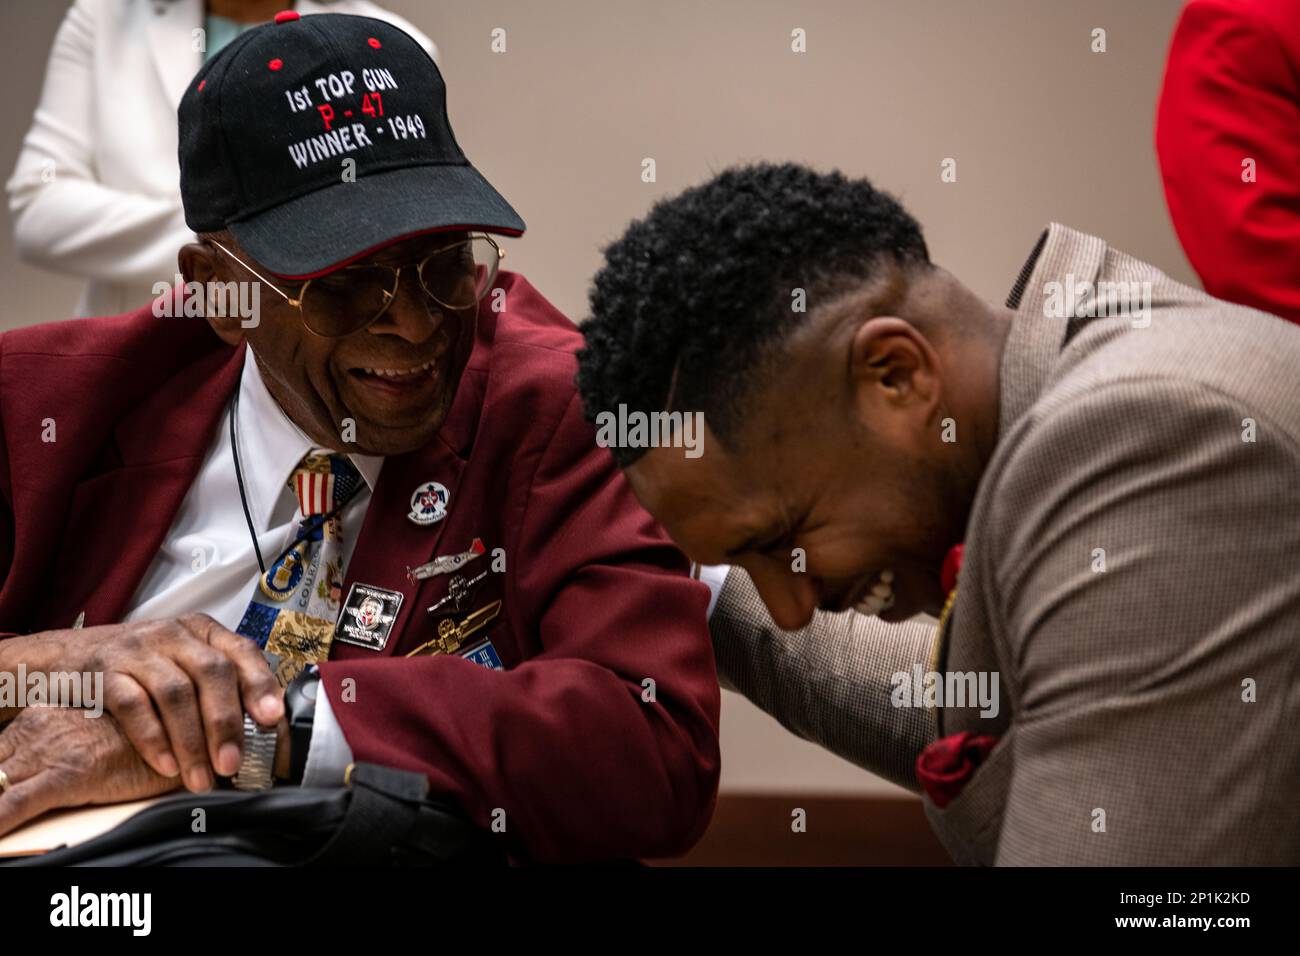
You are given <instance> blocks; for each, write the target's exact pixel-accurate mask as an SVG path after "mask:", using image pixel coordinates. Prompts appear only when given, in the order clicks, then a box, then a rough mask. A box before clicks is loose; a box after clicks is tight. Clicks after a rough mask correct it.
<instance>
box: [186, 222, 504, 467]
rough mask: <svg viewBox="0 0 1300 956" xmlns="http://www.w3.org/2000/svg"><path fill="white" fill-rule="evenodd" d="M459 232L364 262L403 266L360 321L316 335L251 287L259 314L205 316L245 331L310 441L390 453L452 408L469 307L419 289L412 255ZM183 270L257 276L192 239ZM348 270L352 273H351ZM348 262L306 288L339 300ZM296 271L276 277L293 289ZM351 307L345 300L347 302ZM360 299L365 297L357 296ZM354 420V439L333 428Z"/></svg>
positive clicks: (434, 427)
mask: <svg viewBox="0 0 1300 956" xmlns="http://www.w3.org/2000/svg"><path fill="white" fill-rule="evenodd" d="M464 238H465V234H464V233H437V234H433V235H428V236H420V237H415V238H412V239H408V240H404V241H402V242H399V243H395V244H394V245H391V246H389V247H387V248H385V249H383V250H381V251H379V252H377V253H375V254H373V255H371V256H367V257H366V258H365V259H364V260H362V263H363V264H385V265H392V266H402V267H403V268H402V272H401V281H400V283H399V285H398V290H397V294H396V297H395V298H394V299H393V301H392V302H391V303H390V305H389V307H388V309H387V311H386V312H385V313H384V314H383V316H382V317H381V318H380V319H379V320H378V321H376V322H375V323H374V324H372V325H370V326H369V327H367V328H365V329H362V330H361V331H359V332H354V333H352V334H350V335H346V336H343V337H341V338H322V337H321V336H318V335H316V334H314V333H312V332H311V331H309V330H308V329H307V328H306V327H305V326H304V324H303V322H302V318H301V315H300V313H299V311H298V310H297V309H296V308H294V307H293V306H291V305H290V304H289V303H288V302H286V301H285V299H284V298H283V297H281V296H279V295H277V294H276V293H275V292H274V291H272V290H271V289H267V288H263V289H261V290H260V296H259V307H260V316H259V323H258V325H257V326H256V327H255V328H250V329H242V328H241V327H240V325H239V320H238V319H219V318H211V319H210V320H209V321H210V322H211V323H212V326H213V328H214V329H215V330H216V331H217V333H218V334H219V335H221V337H222V338H223V339H225V340H226V341H228V342H230V343H231V344H236V343H237V342H238V341H239V339H240V338H247V340H248V343H249V345H250V346H251V347H252V349H253V353H254V355H255V356H256V358H257V361H258V366H259V369H260V370H261V372H262V375H263V378H264V379H265V380H266V386H267V389H268V390H269V391H270V392H271V394H272V395H273V396H274V397H275V399H276V400H277V401H278V402H279V403H280V405H281V407H282V408H283V409H284V410H285V413H286V414H287V415H288V416H289V417H290V418H291V419H292V420H293V421H294V422H295V423H296V424H297V425H298V427H300V428H301V429H302V430H303V431H304V432H306V433H307V435H308V436H309V437H311V439H312V440H313V441H316V442H318V443H319V444H321V445H323V446H325V447H329V448H335V449H338V450H348V451H353V450H355V451H358V452H361V453H363V454H371V455H395V454H402V453H404V452H409V451H413V450H415V449H417V448H420V447H422V446H424V445H425V444H427V443H428V442H429V441H431V440H432V439H433V437H434V436H435V435H436V434H437V432H438V429H439V428H441V427H442V424H443V422H444V421H445V420H446V418H447V414H448V413H449V412H450V410H451V404H452V400H453V399H454V398H455V395H456V388H457V386H458V385H459V384H460V378H461V375H462V374H463V372H464V370H465V366H466V364H467V363H468V361H469V356H470V352H471V351H472V350H473V347H474V332H475V325H476V318H477V314H478V310H477V307H476V306H475V307H470V308H466V309H458V310H453V309H447V308H444V307H442V306H440V305H439V304H438V303H436V302H434V301H433V300H432V299H430V298H429V296H428V295H426V294H425V292H424V290H423V288H422V287H421V285H420V281H419V277H418V276H417V274H416V270H415V265H416V263H418V262H419V261H420V260H421V259H423V258H424V257H425V256H427V255H428V254H429V253H430V252H431V251H433V250H435V249H439V248H442V247H445V246H447V245H448V244H450V243H453V242H455V241H457V240H459V239H464ZM219 241H220V242H221V244H222V245H224V246H226V248H228V249H230V250H231V252H233V253H234V254H235V255H236V256H238V257H239V258H240V259H242V260H243V261H244V262H246V263H248V264H249V265H250V266H251V267H252V268H254V269H256V270H257V271H259V272H261V273H262V274H263V275H269V273H268V272H267V271H266V270H264V269H263V268H262V267H261V266H260V264H258V263H257V262H255V261H253V260H252V259H251V258H250V257H248V256H247V255H246V254H245V253H244V252H243V250H241V249H240V248H239V246H238V245H237V244H235V243H234V241H233V239H230V238H229V237H228V236H222V237H221V238H220V239H219ZM181 265H182V271H183V272H185V275H186V278H187V279H196V280H198V281H200V282H205V281H208V280H213V281H221V282H228V281H232V280H233V281H238V282H249V281H256V280H255V278H254V277H253V276H252V275H250V274H249V273H248V272H247V271H246V270H245V269H244V268H243V267H242V266H240V265H239V264H238V263H237V262H234V261H232V260H231V259H230V257H228V256H226V255H225V254H224V253H222V252H221V251H220V250H219V249H216V248H215V247H213V246H211V245H208V244H200V245H195V246H187V247H185V249H184V250H182V253H181ZM352 275H355V273H352ZM350 280H351V276H350V275H349V270H347V269H342V270H338V271H336V272H334V273H330V274H328V275H326V276H322V277H320V278H317V279H314V280H312V284H313V294H315V293H326V294H328V295H330V296H332V297H338V298H339V299H340V300H342V301H344V302H348V300H349V297H350V296H351V295H352V293H353V291H354V287H352V286H350ZM301 284H302V283H301V281H297V282H295V281H292V280H285V281H283V282H278V286H279V288H281V289H282V290H284V291H285V292H287V293H288V294H289V295H291V296H296V295H297V292H298V289H299V288H300V287H301ZM348 307H350V306H348ZM357 307H358V308H362V309H363V310H364V309H365V306H362V305H358V306H357ZM349 421H350V422H353V423H355V442H354V443H353V444H350V445H344V444H343V443H342V440H341V438H340V436H341V435H342V434H344V432H345V429H346V427H347V423H348V422H349Z"/></svg>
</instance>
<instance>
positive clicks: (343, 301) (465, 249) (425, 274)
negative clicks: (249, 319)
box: [206, 233, 506, 339]
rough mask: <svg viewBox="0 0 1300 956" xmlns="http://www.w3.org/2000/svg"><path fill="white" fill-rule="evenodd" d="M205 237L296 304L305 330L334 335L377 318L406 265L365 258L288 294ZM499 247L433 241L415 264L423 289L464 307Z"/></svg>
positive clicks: (475, 240) (485, 283)
mask: <svg viewBox="0 0 1300 956" xmlns="http://www.w3.org/2000/svg"><path fill="white" fill-rule="evenodd" d="M206 241H207V242H209V243H211V244H212V245H214V246H216V247H217V248H218V249H220V250H221V251H222V252H224V253H225V254H226V255H228V256H229V257H230V258H231V259H234V260H235V261H236V262H238V263H239V264H240V265H241V266H243V267H244V268H245V269H247V270H248V271H249V272H251V273H252V274H253V275H255V276H257V278H258V279H260V280H261V281H262V282H264V283H265V284H266V285H268V286H270V287H271V288H272V289H273V290H274V291H275V292H276V294H277V295H279V296H280V297H281V298H282V299H284V301H286V302H288V303H289V305H291V306H293V307H294V308H295V309H297V310H298V314H299V315H300V316H301V317H302V324H303V325H304V326H305V327H306V329H307V331H308V332H311V333H312V334H313V335H318V336H320V337H321V338H327V339H337V338H343V337H344V336H347V335H352V334H353V333H354V332H360V331H361V330H363V329H367V328H369V327H370V326H371V325H374V324H375V323H376V322H378V321H379V319H380V317H382V316H383V314H384V313H385V312H387V311H388V307H389V306H390V305H392V303H393V300H394V299H395V298H397V288H398V284H399V283H400V282H401V280H402V270H403V269H405V268H407V267H408V266H406V265H400V266H390V265H386V264H383V263H375V262H365V263H358V264H356V265H350V266H344V267H343V268H341V269H335V270H334V271H333V272H328V273H326V274H325V275H321V276H315V277H313V278H311V279H307V280H306V281H304V282H303V283H302V285H300V286H299V287H298V292H297V294H296V295H289V293H287V292H285V291H284V290H283V289H281V288H280V287H279V286H278V285H277V284H276V283H275V282H274V281H272V280H270V279H268V278H267V277H266V276H264V275H262V274H261V273H260V272H258V271H257V270H256V269H254V268H253V267H252V266H250V265H249V264H248V263H247V262H245V261H244V260H243V259H241V258H239V256H237V255H235V254H234V253H233V252H231V251H230V250H229V249H227V248H226V247H225V246H224V245H223V244H221V243H220V242H218V241H217V240H215V239H208V240H206ZM505 256H506V253H505V250H504V249H502V248H501V247H500V246H498V245H497V243H496V241H495V240H494V239H493V238H492V237H491V236H488V235H484V234H482V233H478V234H474V235H471V236H469V237H468V238H466V239H461V240H458V241H456V242H452V243H448V244H447V245H445V246H439V247H438V248H437V249H434V250H433V251H432V252H430V253H429V254H428V255H426V256H425V257H424V258H423V259H421V260H420V261H419V262H417V263H416V264H415V271H416V275H417V276H418V278H419V280H420V287H421V288H422V289H423V290H424V293H425V295H427V296H428V297H429V298H430V299H432V300H433V301H434V302H436V303H437V304H438V305H440V306H442V307H443V308H444V309H452V310H457V309H467V308H469V307H471V306H473V305H477V304H478V302H479V301H480V300H481V299H482V298H483V296H484V295H486V294H487V291H488V289H490V288H491V287H492V282H493V280H495V279H496V275H497V272H498V270H499V269H500V268H501V260H502V259H504V258H505Z"/></svg>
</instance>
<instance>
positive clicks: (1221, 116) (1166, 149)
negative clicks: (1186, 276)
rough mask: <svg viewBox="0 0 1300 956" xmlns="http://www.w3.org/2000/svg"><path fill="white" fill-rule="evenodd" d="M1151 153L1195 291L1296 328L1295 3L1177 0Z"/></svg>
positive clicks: (1299, 209) (1299, 32) (1298, 128)
mask: <svg viewBox="0 0 1300 956" xmlns="http://www.w3.org/2000/svg"><path fill="white" fill-rule="evenodd" d="M1156 151H1157V153H1158V154H1159V156H1160V169H1161V172H1162V173H1163V175H1164V181H1165V197H1166V199H1167V200H1168V202H1169V214H1170V216H1171V218H1172V219H1173V222H1174V228H1175V229H1176V230H1177V231H1178V238H1179V239H1180V240H1181V241H1182V244H1183V249H1184V250H1185V251H1186V253H1187V258H1188V259H1189V260H1190V261H1191V263H1192V267H1193V268H1195V269H1196V271H1197V273H1198V274H1199V275H1200V277H1201V282H1202V283H1204V285H1205V291H1207V292H1209V293H1210V294H1211V295H1214V296H1218V297H1219V298H1222V299H1227V300H1228V301H1230V302H1240V303H1242V304H1243V305H1249V306H1253V307H1254V308H1256V309H1262V310H1264V311H1265V312H1272V313H1273V314H1274V315H1280V316H1282V317H1284V318H1287V319H1290V320H1291V321H1293V322H1300V0H1192V2H1190V3H1188V4H1187V7H1186V8H1185V9H1184V10H1183V14H1182V19H1180V20H1179V22H1178V28H1177V30H1176V31H1175V32H1174V39H1173V45H1172V46H1171V47H1170V50H1169V64H1168V66H1167V68H1166V71H1165V83H1164V90H1163V92H1162V93H1161V95H1160V106H1159V109H1158V112H1157V117H1156ZM1246 159H1253V160H1254V161H1255V163H1254V175H1255V182H1243V181H1242V162H1243V160H1246Z"/></svg>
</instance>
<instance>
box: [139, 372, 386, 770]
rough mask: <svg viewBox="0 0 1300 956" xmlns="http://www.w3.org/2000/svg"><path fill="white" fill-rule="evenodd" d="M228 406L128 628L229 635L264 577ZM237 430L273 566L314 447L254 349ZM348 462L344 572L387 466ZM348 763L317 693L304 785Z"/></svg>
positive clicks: (356, 458) (263, 546)
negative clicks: (184, 619) (352, 477)
mask: <svg viewBox="0 0 1300 956" xmlns="http://www.w3.org/2000/svg"><path fill="white" fill-rule="evenodd" d="M232 407H233V405H232V406H231V407H228V408H227V409H226V412H225V414H224V415H222V416H221V423H220V426H219V427H218V429H217V434H216V435H214V436H213V440H212V444H211V446H210V447H209V448H208V453H207V456H206V457H205V458H204V459H203V465H202V467H200V469H199V474H198V477H197V478H196V479H195V481H194V484H193V485H191V486H190V490H189V492H188V493H186V495H185V499H184V501H183V502H182V503H181V507H180V510H179V511H178V512H177V514H176V518H175V520H174V521H173V522H172V526H171V530H170V531H168V532H167V537H166V538H165V539H164V541H163V544H162V547H161V548H160V549H159V550H158V555H157V557H155V558H154V560H153V563H152V564H151V565H150V567H149V570H148V571H147V572H146V573H145V576H144V578H143V580H142V581H141V582H140V586H139V588H137V589H136V593H135V597H134V598H133V599H132V600H131V603H130V605H129V610H128V611H127V613H126V615H125V617H124V620H127V621H141V620H153V619H158V618H171V617H179V616H181V615H182V614H188V613H192V612H195V611H200V612H202V613H204V614H208V615H210V616H211V617H212V618H213V619H214V620H216V621H217V622H218V623H219V624H221V625H222V626H224V627H227V628H229V629H230V630H232V631H233V630H234V629H235V627H236V626H238V624H239V621H240V619H241V618H242V617H243V616H244V611H245V609H247V607H248V602H249V599H250V598H251V597H252V594H253V589H254V588H255V587H256V586H257V579H258V576H259V575H260V574H261V571H260V570H259V568H258V563H257V555H256V554H255V553H254V551H253V541H252V536H251V535H250V534H249V529H248V521H247V519H246V518H245V516H244V509H243V505H242V504H241V501H240V495H239V484H238V482H237V480H236V478H235V461H234V456H233V455H232V454H231V447H230V414H231V408H232ZM235 427H236V431H237V436H236V437H237V438H238V440H239V464H240V471H241V472H242V473H243V476H244V491H245V493H246V495H247V498H248V511H249V515H250V516H251V517H252V521H253V527H254V528H255V529H256V530H257V546H258V548H259V549H260V550H261V553H262V559H263V560H264V561H267V562H270V561H272V560H274V558H275V557H276V555H278V554H279V553H280V551H281V550H282V549H283V548H284V546H285V544H286V543H288V540H289V536H290V532H291V529H293V527H294V526H295V524H296V516H297V511H298V502H297V500H296V499H295V497H294V494H293V492H292V491H291V490H290V489H289V487H288V484H287V482H288V479H289V475H290V474H291V473H292V472H293V469H294V467H295V466H296V465H297V464H298V462H299V461H301V460H302V457H303V455H305V454H307V452H309V451H311V449H312V448H314V447H316V445H315V443H314V442H313V441H312V440H311V439H310V438H308V437H307V436H306V435H305V434H303V432H302V430H301V429H300V428H298V426H297V425H295V424H294V423H293V422H292V421H291V420H290V419H289V416H288V415H286V414H285V413H284V410H283V409H282V408H281V407H280V404H279V403H278V402H277V401H276V400H275V399H274V398H273V397H272V396H271V393H270V392H269V391H267V389H266V384H265V383H264V382H263V381H262V375H261V372H260V371H259V370H258V367H257V362H256V361H254V359H253V350H252V348H251V347H250V348H249V349H248V350H247V352H246V353H245V356H244V369H243V374H242V376H241V378H240V382H239V413H238V418H237V420H236V422H235ZM348 458H349V460H350V461H351V462H352V464H354V465H355V466H356V468H357V471H359V472H360V473H361V476H362V478H363V479H365V485H364V487H363V488H362V489H361V491H360V492H359V493H358V494H357V496H356V497H355V498H353V499H352V501H350V502H349V503H348V506H347V507H346V508H344V509H343V511H342V513H341V514H340V516H339V517H340V522H341V526H342V528H343V560H344V565H343V567H344V571H345V572H346V570H347V562H348V561H349V560H351V557H352V550H353V548H354V547H355V546H356V540H357V535H358V534H359V533H360V531H361V525H362V523H363V522H364V521H365V515H366V508H367V507H369V505H370V494H371V492H372V491H373V490H374V487H375V482H376V481H377V480H378V479H379V470H380V468H381V467H382V466H383V464H384V459H383V458H378V457H372V456H369V455H348ZM351 762H352V751H351V748H349V747H348V744H347V741H346V740H345V739H344V737H343V731H342V729H341V728H340V727H339V724H338V721H337V720H336V719H335V717H334V713H333V711H332V710H331V708H330V703H329V698H328V697H327V696H326V695H325V694H320V695H318V696H317V698H316V711H315V716H314V717H313V720H312V738H311V749H310V751H309V753H308V759H307V767H306V772H305V775H304V777H303V784H304V785H308V786H328V785H335V784H341V783H342V782H343V772H344V770H345V768H346V767H347V765H348V764H349V763H351Z"/></svg>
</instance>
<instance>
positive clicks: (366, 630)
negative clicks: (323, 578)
mask: <svg viewBox="0 0 1300 956" xmlns="http://www.w3.org/2000/svg"><path fill="white" fill-rule="evenodd" d="M401 607H402V592H401V591H389V590H386V589H385V588H377V587H374V586H373V585H369V584H357V583H356V582H353V584H352V588H351V589H350V590H349V591H348V597H347V600H346V601H344V602H343V609H342V611H341V612H340V613H339V619H338V623H337V624H336V625H335V627H334V640H336V641H342V642H343V643H344V644H355V645H356V646H357V647H365V648H369V649H370V650H372V651H382V650H383V649H384V645H385V644H387V643H388V638H389V637H390V636H392V633H393V625H394V624H395V623H396V622H397V614H398V611H400V610H401Z"/></svg>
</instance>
